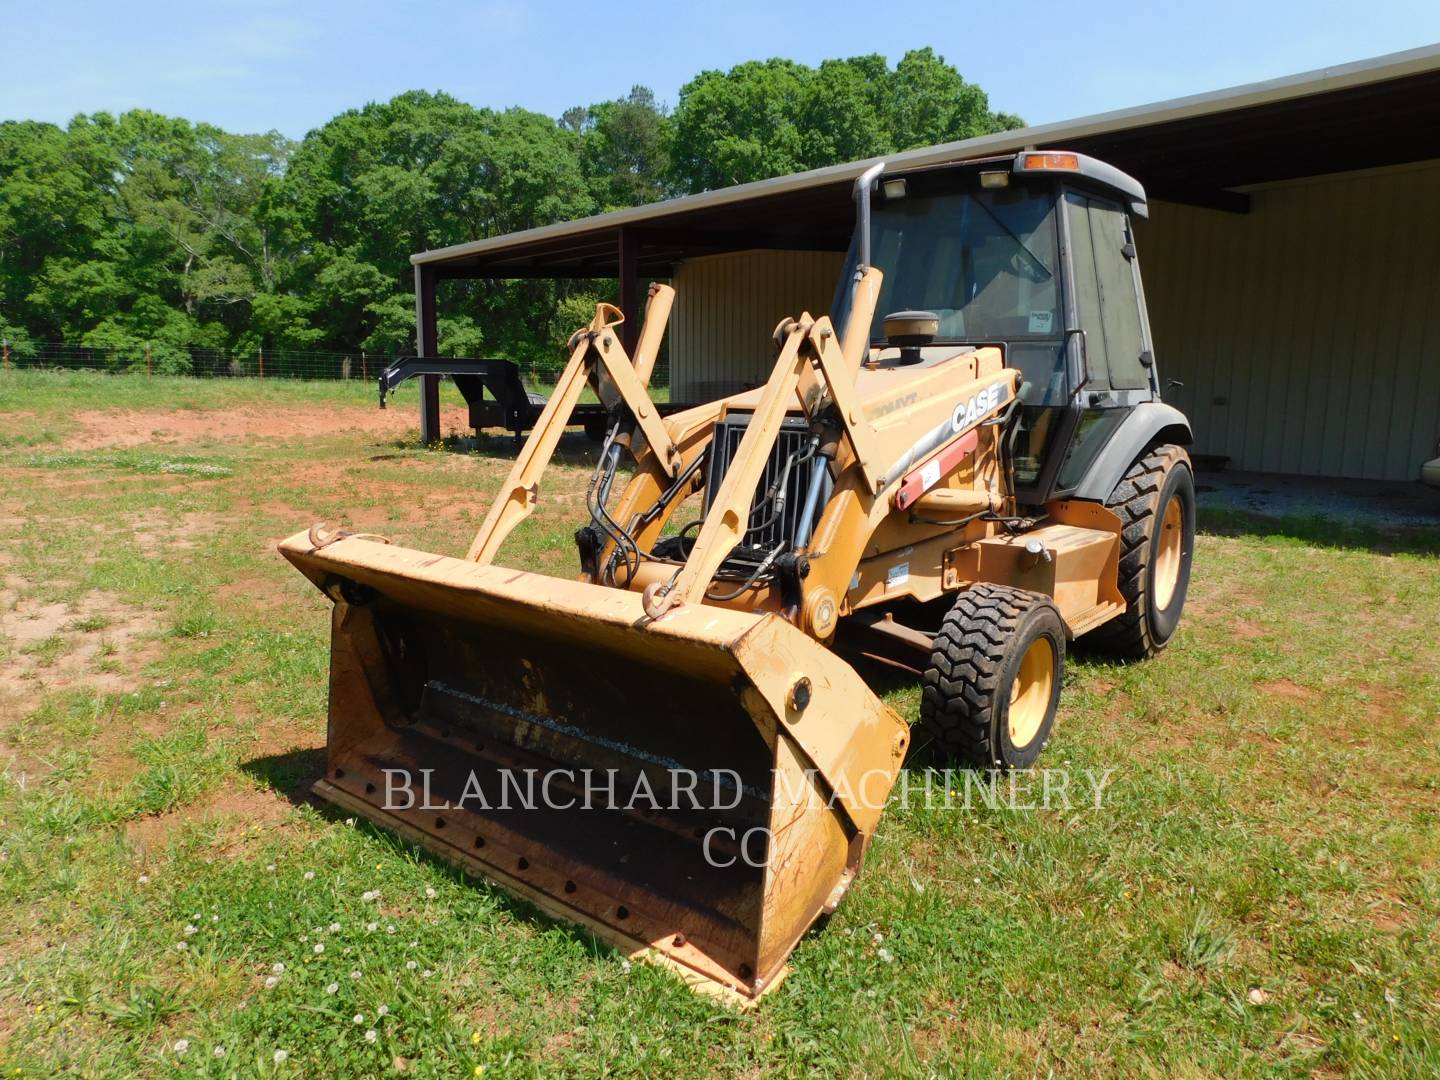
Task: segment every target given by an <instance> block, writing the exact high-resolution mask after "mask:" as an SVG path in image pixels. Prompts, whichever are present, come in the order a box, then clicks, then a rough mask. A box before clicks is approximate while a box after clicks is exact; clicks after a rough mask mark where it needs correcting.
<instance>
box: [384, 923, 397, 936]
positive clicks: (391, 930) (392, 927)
mask: <svg viewBox="0 0 1440 1080" xmlns="http://www.w3.org/2000/svg"><path fill="white" fill-rule="evenodd" d="M385 932H386V933H387V934H393V933H394V932H395V924H394V923H393V922H392V923H391V924H390V925H389V926H387V927H385Z"/></svg>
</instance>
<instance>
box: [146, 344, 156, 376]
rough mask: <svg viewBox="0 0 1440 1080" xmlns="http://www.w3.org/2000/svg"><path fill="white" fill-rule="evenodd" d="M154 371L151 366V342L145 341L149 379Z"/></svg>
mask: <svg viewBox="0 0 1440 1080" xmlns="http://www.w3.org/2000/svg"><path fill="white" fill-rule="evenodd" d="M153 374H154V372H153V371H152V370H151V367H150V342H148V341H147V342H146V343H145V377H146V378H147V379H148V378H150V377H151V375H153Z"/></svg>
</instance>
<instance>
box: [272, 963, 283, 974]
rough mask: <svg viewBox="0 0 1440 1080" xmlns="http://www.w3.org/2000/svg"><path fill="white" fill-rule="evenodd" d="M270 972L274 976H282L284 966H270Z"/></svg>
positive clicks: (277, 964) (276, 964) (278, 964)
mask: <svg viewBox="0 0 1440 1080" xmlns="http://www.w3.org/2000/svg"><path fill="white" fill-rule="evenodd" d="M270 970H271V971H273V972H274V973H275V974H276V975H284V974H285V965H284V964H280V963H275V964H271V965H270Z"/></svg>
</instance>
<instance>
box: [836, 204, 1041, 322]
mask: <svg viewBox="0 0 1440 1080" xmlns="http://www.w3.org/2000/svg"><path fill="white" fill-rule="evenodd" d="M870 235H871V241H870V243H871V259H872V261H873V262H874V263H875V265H876V266H877V267H878V268H879V269H880V270H881V271H882V272H883V273H884V275H885V279H884V283H883V284H882V286H881V289H880V302H879V304H878V305H877V306H876V309H875V321H874V323H873V324H872V326H871V330H870V339H871V341H872V342H879V341H881V340H883V338H884V316H885V315H886V314H887V313H889V312H892V311H901V310H921V311H933V312H934V313H935V314H936V315H938V316H940V334H939V338H938V340H939V341H941V342H958V341H1006V342H1012V341H1019V340H1025V339H1029V340H1054V339H1058V338H1060V336H1061V328H1062V319H1061V315H1060V302H1061V298H1060V284H1059V275H1058V273H1057V265H1058V254H1057V245H1056V241H1055V206H1054V200H1053V199H1052V198H1051V197H1050V192H1049V191H1048V190H1045V191H1043V192H1040V191H1036V190H1034V189H1028V190H1027V189H1026V188H1024V187H1016V188H1000V189H996V190H980V191H975V192H966V193H962V192H954V193H946V194H937V195H933V196H923V195H922V196H918V197H910V198H903V199H891V200H886V201H885V202H884V203H881V204H880V205H878V206H877V207H876V208H875V210H874V212H873V215H872V221H871V234H870ZM856 258H857V256H856V254H855V252H854V250H853V249H852V251H851V259H850V261H851V267H852V269H853V264H854V262H855V260H856ZM850 277H851V275H850V274H846V275H845V277H844V278H843V279H842V280H843V281H847V282H848V281H849V280H850ZM846 291H848V290H846Z"/></svg>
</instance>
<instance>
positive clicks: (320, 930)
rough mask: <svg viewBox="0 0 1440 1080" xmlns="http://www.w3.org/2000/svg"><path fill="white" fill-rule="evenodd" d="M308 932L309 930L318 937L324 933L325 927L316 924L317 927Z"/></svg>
mask: <svg viewBox="0 0 1440 1080" xmlns="http://www.w3.org/2000/svg"><path fill="white" fill-rule="evenodd" d="M310 932H311V933H312V934H314V935H315V936H316V937H319V936H320V935H321V934H323V933H325V927H323V926H317V927H315V929H314V930H311V931H310Z"/></svg>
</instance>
